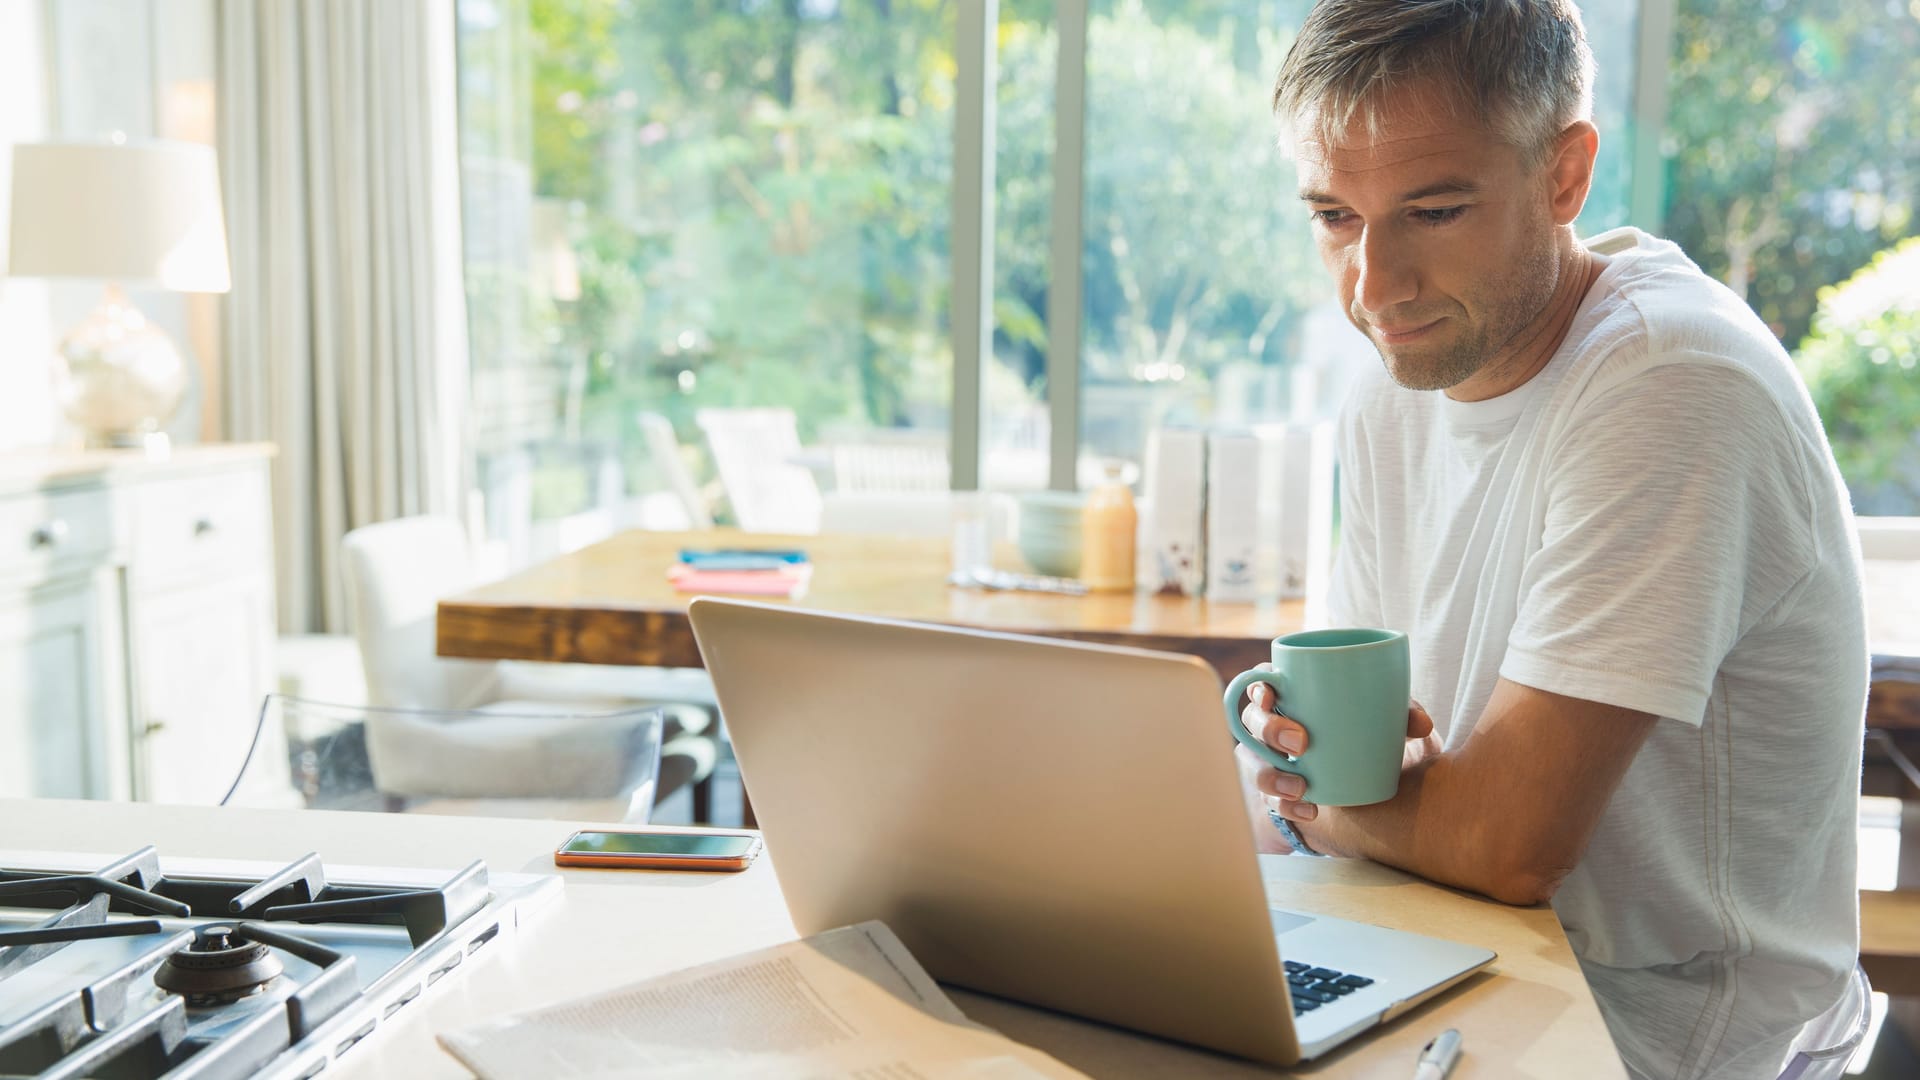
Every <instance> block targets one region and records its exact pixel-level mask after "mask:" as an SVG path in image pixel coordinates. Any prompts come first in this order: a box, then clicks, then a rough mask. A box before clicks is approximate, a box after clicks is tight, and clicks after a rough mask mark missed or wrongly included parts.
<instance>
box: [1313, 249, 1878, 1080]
mask: <svg viewBox="0 0 1920 1080" xmlns="http://www.w3.org/2000/svg"><path fill="white" fill-rule="evenodd" d="M1588 246H1589V247H1590V248H1591V249H1592V250H1594V251H1596V252H1598V253H1600V254H1603V255H1606V256H1608V257H1609V259H1610V261H1609V262H1608V264H1607V265H1606V267H1605V269H1604V270H1603V271H1602V273H1601V274H1600V277H1599V278H1598V280H1597V281H1596V282H1595V284H1594V286H1593V288H1592V289H1591V290H1590V291H1589V293H1588V295H1587V297H1586V299H1585V301H1584V302H1583V303H1582V304H1581V306H1580V309H1579V311H1578V313H1577V314H1576V316H1575V318H1574V321H1573V325H1572V328H1571V330H1570V331H1569V333H1568V334H1567V338H1566V341H1565V343H1564V344H1563V345H1561V347H1560V350H1559V351H1558V352H1557V353H1556V354H1555V355H1554V357H1553V359H1552V360H1551V361H1550V362H1549V363H1548V365H1547V366H1546V367H1545V368H1544V369H1542V370H1541V372H1540V373H1539V374H1537V375H1535V376H1534V377H1533V378H1532V379H1531V380H1529V381H1528V382H1527V384H1526V385H1524V386H1522V387H1520V388H1519V389H1517V390H1514V391H1513V392H1511V393H1508V394H1506V395H1503V396H1501V397H1498V398H1494V399H1492V400H1488V401H1479V402H1459V401H1454V400H1452V399H1450V398H1448V397H1446V396H1445V395H1444V394H1441V393H1432V392H1416V391H1410V390H1405V389H1402V388H1401V387H1399V386H1397V385H1395V384H1394V383H1392V382H1391V381H1390V380H1388V378H1387V377H1386V376H1385V374H1384V372H1379V371H1376V372H1375V373H1373V375H1372V376H1371V377H1369V378H1368V379H1366V380H1364V381H1363V382H1362V383H1361V384H1360V385H1358V386H1357V387H1356V389H1355V392H1354V394H1353V395H1352V396H1351V397H1350V398H1349V400H1348V403H1347V407H1346V412H1345V414H1344V415H1343V417H1342V421H1341V430H1340V446H1339V452H1340V461H1341V469H1342V472H1341V476H1342V479H1341V484H1342V487H1343V491H1342V495H1341V511H1342V519H1341V545H1340V550H1339V555H1338V557H1337V559H1336V567H1335V572H1334V583H1333V590H1332V597H1331V602H1330V611H1331V612H1332V613H1333V616H1334V618H1335V621H1336V623H1338V624H1344V625H1365V626H1386V627H1394V628H1399V629H1404V630H1406V631H1407V632H1408V635H1409V638H1410V640H1411V644H1412V653H1413V693H1414V698H1415V699H1416V700H1418V701H1419V702H1420V703H1421V704H1423V705H1425V706H1426V707H1427V709H1428V711H1430V712H1431V713H1432V714H1433V718H1434V722H1435V724H1437V725H1438V727H1439V729H1440V732H1441V734H1442V737H1443V738H1444V739H1445V742H1446V745H1447V746H1448V747H1449V748H1453V747H1458V746H1460V745H1461V744H1462V743H1463V742H1465V740H1466V739H1467V737H1468V736H1469V735H1470V734H1471V733H1472V732H1473V728H1474V725H1475V723H1476V722H1477V721H1478V719H1479V716H1480V714H1481V712H1482V710H1484V709H1485V708H1486V705H1487V701H1488V699H1489V698H1490V697H1491V696H1492V694H1493V689H1494V684H1495V681H1496V680H1497V679H1498V678H1500V677H1505V678H1507V679H1509V680H1512V681H1514V682H1517V683H1522V684H1524V685H1527V686H1531V687H1535V688H1537V689H1541V690H1547V691H1550V692H1552V693H1557V694H1565V695H1568V696H1570V697H1577V698H1583V699H1586V700H1590V701H1597V702H1603V703H1606V704H1609V705H1616V706H1620V707H1622V708H1627V709H1634V710H1638V711H1641V712H1647V713H1652V714H1654V715H1656V716H1659V717H1661V719H1660V720H1659V721H1658V722H1657V723H1656V724H1655V726H1654V729H1653V733H1652V735H1651V736H1650V737H1649V738H1648V739H1647V741H1646V743H1645V745H1644V747H1643V748H1642V749H1641V751H1640V754H1639V756H1638V757H1637V758H1636V759H1635V760H1634V762H1633V765H1632V766H1631V768H1630V769H1629V770H1628V772H1627V775H1626V778H1625V780H1624V782H1623V783H1622V784H1621V786H1620V789H1619V791H1618V792H1617V793H1616V794H1615V795H1614V797H1613V801H1612V802H1611V803H1609V804H1608V806H1607V809H1606V812H1605V814H1604V815H1603V816H1602V817H1601V819H1600V824H1599V827H1598V829H1597V830H1596V831H1595V833H1594V836H1593V841H1592V843H1591V844H1590V845H1589V846H1588V848H1587V851H1586V855H1585V856H1584V857H1583V858H1582V860H1581V862H1580V864H1579V866H1578V867H1576V868H1575V869H1574V871H1573V873H1572V874H1571V875H1570V876H1569V877H1568V878H1567V879H1566V881H1565V883H1564V884H1563V885H1562V886H1561V887H1560V891H1559V893H1558V895H1556V896H1555V897H1554V900H1553V908H1554V911H1555V912H1556V913H1557V914H1558V915H1559V917H1560V921H1561V923H1562V924H1563V925H1565V926H1566V928H1567V934H1568V937H1569V938H1570V940H1571V941H1572V943H1573V949H1574V952H1575V953H1576V954H1577V955H1578V956H1579V957H1580V963H1581V967H1582V969H1583V970H1584V971H1585V973H1586V976H1587V980H1588V982H1589V983H1590V984H1591V985H1592V987H1593V990H1594V993H1595V995H1596V996H1597V997H1598V999H1599V1002H1600V1008H1601V1012H1602V1014H1603V1015H1604V1016H1605V1017H1606V1020H1607V1024H1608V1027H1609V1029H1610V1030H1611V1032H1612V1034H1613V1038H1614V1041H1615V1043H1616V1044H1617V1045H1618V1047H1619V1049H1620V1052H1621V1055H1622V1057H1624V1058H1625V1060H1626V1062H1627V1064H1628V1066H1629V1068H1630V1069H1631V1070H1632V1071H1633V1072H1634V1074H1635V1075H1636V1076H1643V1077H1659V1078H1661V1080H1668V1078H1694V1077H1714V1078H1716V1080H1717V1078H1722V1077H1724V1078H1733V1077H1743V1078H1744V1077H1773V1076H1775V1075H1776V1074H1777V1073H1778V1070H1779V1067H1780V1064H1781V1062H1782V1060H1783V1059H1784V1058H1785V1057H1786V1056H1787V1052H1788V1048H1789V1045H1790V1043H1791V1042H1792V1041H1793V1039H1794V1038H1795V1036H1796V1035H1797V1034H1798V1032H1799V1030H1800V1028H1801V1027H1802V1026H1803V1025H1804V1024H1805V1023H1806V1022H1807V1021H1808V1020H1809V1019H1810V1018H1812V1017H1814V1016H1816V1015H1818V1014H1819V1013H1821V1012H1822V1011H1823V1010H1825V1009H1827V1008H1829V1007H1830V1006H1832V1005H1833V1004H1834V1003H1835V1002H1836V1000H1838V999H1839V997H1840V994H1841V991H1842V989H1843V987H1844V980H1845V978H1846V977H1847V975H1848V974H1849V973H1850V972H1851V971H1852V969H1853V965H1854V960H1855V955H1856V953H1857V952H1858V948H1859V917H1858V907H1857V901H1856V897H1855V889H1856V887H1857V886H1856V878H1855V867H1854V860H1855V842H1856V828H1857V817H1858V800H1857V796H1858V794H1859V784H1860V744H1861V735H1862V717H1863V714H1864V710H1865V706H1866V690H1867V668H1868V656H1867V644H1866V625H1865V616H1864V614H1863V611H1862V603H1861V587H1860V563H1859V559H1860V556H1859V545H1858V541H1857V540H1856V539H1855V537H1854V532H1853V528H1852V515H1851V512H1850V510H1849V508H1848V503H1847V498H1846V494H1845V488H1844V486H1843V484H1842V482H1841V479H1840V475H1839V472H1838V470H1837V469H1836V468H1835V467H1834V463H1833V456H1832V454H1831V453H1830V452H1829V450H1828V448H1827V443H1826V439H1825V437H1824V435H1823V434H1822V432H1821V428H1820V421H1819V418H1818V416H1817V414H1816V413H1815V412H1814V409H1813V404H1812V402H1811V401H1810V400H1809V398H1808V397H1807V394H1806V391H1805V389H1804V388H1803V387H1802V385H1801V384H1800V382H1799V380H1798V378H1797V377H1796V376H1795V374H1794V372H1793V369H1792V367H1791V366H1790V364H1789V362H1788V359H1787V356H1786V353H1785V352H1784V351H1783V350H1782V349H1781V348H1780V345H1779V343H1778V342H1777V341H1776V340H1775V339H1774V337H1773V335H1772V334H1770V333H1769V332H1768V331H1767V329H1766V327H1765V326H1764V325H1762V324H1761V322H1760V321H1759V319H1758V318H1756V317H1755V316H1754V314H1753V313H1752V312H1751V311H1750V310H1749V309H1748V308H1747V306H1746V305H1745V304H1744V303H1742V302H1741V301H1740V300H1739V299H1738V298H1737V297H1735V296H1734V295H1733V294H1732V293H1731V292H1730V291H1728V290H1727V289H1725V288H1723V287H1722V286H1720V284H1719V283H1717V282H1714V281H1712V280H1710V279H1708V278H1707V277H1706V276H1705V275H1703V274H1702V273H1701V272H1700V271H1699V269H1698V268H1697V267H1695V266H1694V265H1693V263H1692V262H1690V261H1689V260H1688V259H1687V257H1686V256H1685V255H1684V254H1682V253H1681V252H1680V250H1679V249H1678V248H1677V247H1675V246H1674V245H1673V244H1670V243H1667V242H1666V241H1662V240H1657V239H1655V238H1653V237H1650V236H1648V235H1646V234H1645V233H1641V232H1638V231H1636V230H1632V229H1620V230H1615V231H1613V232H1609V233H1606V234H1604V235H1602V236H1599V237H1595V238H1594V239H1593V240H1591V241H1590V242H1589V245H1588Z"/></svg>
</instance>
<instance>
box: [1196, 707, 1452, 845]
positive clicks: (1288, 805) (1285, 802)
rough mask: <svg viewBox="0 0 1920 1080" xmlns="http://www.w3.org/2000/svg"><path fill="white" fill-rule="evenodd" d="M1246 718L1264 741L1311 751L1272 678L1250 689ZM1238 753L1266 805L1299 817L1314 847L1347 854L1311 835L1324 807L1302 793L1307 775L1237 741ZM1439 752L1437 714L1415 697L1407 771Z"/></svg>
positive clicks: (1290, 750)
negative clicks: (1278, 704)
mask: <svg viewBox="0 0 1920 1080" xmlns="http://www.w3.org/2000/svg"><path fill="white" fill-rule="evenodd" d="M1240 723H1241V724H1243V725H1245V727H1246V729H1247V730H1248V731H1249V732H1251V733H1253V734H1254V735H1256V736H1258V737H1259V738H1260V741H1261V742H1264V743H1266V744H1267V745H1268V746H1271V747H1273V748H1274V749H1275V750H1278V751H1280V752H1281V753H1283V754H1287V755H1290V756H1294V757H1298V756H1299V755H1300V754H1301V753H1303V752H1305V750H1306V748H1307V744H1308V740H1309V738H1310V736H1309V735H1308V733H1307V729H1306V728H1305V727H1302V726H1301V725H1300V723H1299V722H1298V721H1295V720H1294V719H1292V718H1291V717H1289V716H1287V715H1285V714H1284V713H1281V712H1279V711H1277V710H1276V709H1275V708H1274V690H1273V687H1271V686H1269V685H1267V684H1266V683H1258V682H1257V683H1254V684H1253V685H1252V686H1249V687H1248V688H1247V706H1246V708H1244V709H1242V710H1241V711H1240ZM1234 752H1235V753H1236V754H1237V755H1238V756H1239V758H1240V770H1241V775H1243V776H1247V775H1251V777H1252V779H1253V786H1254V789H1255V790H1256V791H1257V792H1259V794H1260V796H1261V797H1262V799H1263V800H1264V801H1265V802H1266V804H1267V805H1268V806H1270V807H1272V808H1273V809H1274V810H1276V811H1278V812H1279V814H1280V816H1281V817H1284V818H1286V819H1287V820H1288V821H1291V822H1293V823H1294V824H1295V826H1296V827H1298V828H1299V830H1300V833H1301V836H1302V837H1303V838H1304V839H1306V841H1307V843H1308V845H1309V846H1311V847H1312V848H1313V849H1314V850H1315V851H1320V852H1323V853H1325V854H1329V855H1337V854H1346V853H1345V852H1339V851H1334V850H1330V845H1327V846H1323V845H1326V841H1325V838H1324V837H1316V836H1312V835H1308V829H1307V827H1306V825H1307V823H1308V822H1311V821H1313V820H1314V819H1315V818H1317V817H1318V816H1319V814H1320V808H1319V807H1318V806H1316V805H1314V804H1313V803H1310V802H1307V801H1305V800H1303V799H1302V798H1301V797H1300V796H1301V795H1302V794H1304V793H1305V792H1306V787H1307V782H1306V781H1305V780H1304V779H1302V778H1300V777H1298V776H1296V775H1294V774H1293V773H1290V772H1284V771H1282V770H1280V769H1276V768H1274V767H1273V766H1271V765H1269V764H1267V763H1266V762H1265V761H1262V760H1261V759H1260V757H1259V756H1258V755H1257V754H1255V753H1254V752H1253V751H1251V750H1249V749H1247V748H1246V747H1244V746H1240V745H1238V744H1235V747H1234ZM1439 752H1440V737H1439V736H1438V735H1437V734H1435V733H1434V730H1433V717H1431V716H1428V715H1427V710H1425V709H1423V708H1421V707H1420V703H1419V702H1417V701H1415V702H1409V703H1408V706H1407V747H1406V751H1405V753H1404V755H1403V756H1402V758H1401V763H1400V768H1401V770H1402V771H1403V772H1404V771H1405V770H1407V769H1410V768H1413V767H1414V766H1416V765H1418V764H1420V762H1422V761H1425V760H1426V759H1427V758H1429V757H1432V756H1434V755H1436V754H1438V753H1439Z"/></svg>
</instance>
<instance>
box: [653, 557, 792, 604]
mask: <svg viewBox="0 0 1920 1080" xmlns="http://www.w3.org/2000/svg"><path fill="white" fill-rule="evenodd" d="M667 577H668V578H669V579H671V580H672V581H673V587H674V590H675V591H677V592H683V593H720V594H723V595H731V596H784V597H786V598H788V599H793V598H795V597H798V596H799V595H800V594H802V593H804V592H806V591H807V582H808V581H809V580H810V579H811V578H812V577H813V564H811V563H797V564H795V565H793V566H787V567H782V568H781V569H778V570H701V569H698V568H696V567H692V566H688V565H686V564H685V563H675V564H674V565H673V566H672V567H671V568H670V569H668V570H667Z"/></svg>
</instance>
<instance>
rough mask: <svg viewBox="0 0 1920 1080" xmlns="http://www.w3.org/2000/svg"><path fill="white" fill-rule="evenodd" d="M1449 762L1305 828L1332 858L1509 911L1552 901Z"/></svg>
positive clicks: (1324, 814) (1415, 772)
mask: <svg viewBox="0 0 1920 1080" xmlns="http://www.w3.org/2000/svg"><path fill="white" fill-rule="evenodd" d="M1470 772H1471V770H1470V769H1463V768H1462V765H1461V763H1460V762H1459V760H1457V759H1456V758H1455V757H1454V756H1453V755H1450V754H1440V755H1437V756H1435V757H1431V758H1428V759H1427V760H1426V761H1424V762H1422V763H1420V764H1419V765H1416V766H1414V767H1413V768H1410V769H1408V770H1407V771H1405V772H1403V773H1401V774H1400V789H1399V791H1397V792H1396V793H1395V794H1394V797H1393V798H1391V799H1389V800H1387V801H1386V802H1383V803H1374V804H1373V805H1371V806H1322V807H1319V808H1318V813H1317V815H1316V817H1315V818H1314V820H1313V822H1312V823H1311V824H1310V825H1309V826H1308V831H1309V842H1312V841H1314V840H1318V841H1319V842H1320V843H1321V844H1323V845H1324V846H1325V847H1326V848H1327V849H1328V851H1329V853H1330V854H1337V855H1347V856H1352V857H1356V858H1365V859H1372V860H1373V861H1374V862H1380V863H1386V864H1387V865H1389V866H1397V867H1399V868H1400V869H1402V870H1406V871H1408V872H1410V873H1414V874H1418V875H1420V876H1421V877H1424V878H1428V879H1431V880H1433V881H1438V882H1441V883H1443V884H1447V885H1453V886H1456V887H1459V888H1463V889H1470V890H1472V891H1474V892H1478V893H1484V894H1485V895H1487V896H1491V897H1493V898H1494V899H1496V900H1501V901H1504V902H1506V903H1509V904H1537V903H1540V902H1541V901H1544V900H1546V899H1547V898H1549V897H1550V896H1551V895H1552V886H1553V885H1556V884H1558V881H1557V878H1556V879H1555V880H1553V881H1551V882H1548V881H1544V880H1542V878H1543V876H1544V875H1542V874H1541V873H1540V872H1539V871H1538V870H1536V869H1535V868H1533V867H1528V866H1525V865H1517V864H1519V863H1521V862H1523V860H1517V859H1515V858H1514V857H1513V855H1512V854H1511V853H1510V848H1511V845H1503V844H1501V843H1499V838H1498V836H1496V835H1492V834H1494V833H1496V832H1497V830H1498V827H1497V824H1496V823H1495V822H1493V821H1491V820H1490V819H1491V818H1493V817H1494V816H1495V813H1496V811H1495V808H1494V807H1492V806H1490V805H1489V803H1488V800H1487V799H1486V798H1485V797H1484V792H1485V788H1486V785H1485V784H1483V783H1479V782H1476V781H1475V778H1473V777H1472V776H1471V775H1465V774H1467V773H1470Z"/></svg>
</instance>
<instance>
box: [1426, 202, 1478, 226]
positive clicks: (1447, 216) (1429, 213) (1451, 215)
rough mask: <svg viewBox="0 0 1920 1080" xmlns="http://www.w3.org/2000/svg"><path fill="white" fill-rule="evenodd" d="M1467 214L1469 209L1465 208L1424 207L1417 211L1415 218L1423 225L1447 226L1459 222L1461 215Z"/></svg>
mask: <svg viewBox="0 0 1920 1080" xmlns="http://www.w3.org/2000/svg"><path fill="white" fill-rule="evenodd" d="M1466 212H1467V208H1466V207H1464V206H1442V207H1438V208H1426V207H1423V208H1421V209H1419V210H1415V211H1414V212H1413V217H1414V220H1416V221H1418V222H1420V223H1421V224H1422V225H1445V224H1447V223H1448V222H1450V221H1455V220H1457V219H1458V218H1459V217H1460V215H1461V214H1464V213H1466Z"/></svg>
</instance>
